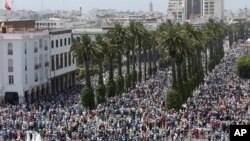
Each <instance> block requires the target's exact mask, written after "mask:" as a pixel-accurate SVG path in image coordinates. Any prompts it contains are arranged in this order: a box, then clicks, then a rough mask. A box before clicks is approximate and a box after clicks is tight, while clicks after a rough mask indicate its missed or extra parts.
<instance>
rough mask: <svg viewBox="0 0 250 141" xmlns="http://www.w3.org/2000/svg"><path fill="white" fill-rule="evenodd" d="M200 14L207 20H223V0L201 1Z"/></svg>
mask: <svg viewBox="0 0 250 141" xmlns="http://www.w3.org/2000/svg"><path fill="white" fill-rule="evenodd" d="M202 13H203V16H205V17H207V18H215V19H219V20H221V19H223V18H224V0H203V5H202Z"/></svg>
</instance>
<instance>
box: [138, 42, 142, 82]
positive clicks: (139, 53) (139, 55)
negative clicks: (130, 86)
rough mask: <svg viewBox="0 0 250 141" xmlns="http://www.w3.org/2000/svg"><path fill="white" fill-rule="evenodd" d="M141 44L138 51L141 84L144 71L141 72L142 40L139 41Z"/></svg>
mask: <svg viewBox="0 0 250 141" xmlns="http://www.w3.org/2000/svg"><path fill="white" fill-rule="evenodd" d="M138 44H139V51H138V57H139V83H141V79H142V70H141V39H140V38H139V39H138Z"/></svg>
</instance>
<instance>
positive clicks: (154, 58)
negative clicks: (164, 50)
mask: <svg viewBox="0 0 250 141" xmlns="http://www.w3.org/2000/svg"><path fill="white" fill-rule="evenodd" d="M153 64H154V68H156V67H157V66H156V49H155V46H153Z"/></svg>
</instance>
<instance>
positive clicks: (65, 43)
mask: <svg viewBox="0 0 250 141" xmlns="http://www.w3.org/2000/svg"><path fill="white" fill-rule="evenodd" d="M66 45H67V39H66V38H64V46H66Z"/></svg>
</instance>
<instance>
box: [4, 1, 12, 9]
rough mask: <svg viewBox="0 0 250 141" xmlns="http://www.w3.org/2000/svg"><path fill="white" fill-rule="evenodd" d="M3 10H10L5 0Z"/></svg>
mask: <svg viewBox="0 0 250 141" xmlns="http://www.w3.org/2000/svg"><path fill="white" fill-rule="evenodd" d="M4 8H5V9H6V10H11V7H10V4H9V3H8V1H7V0H5V4H4Z"/></svg>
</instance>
